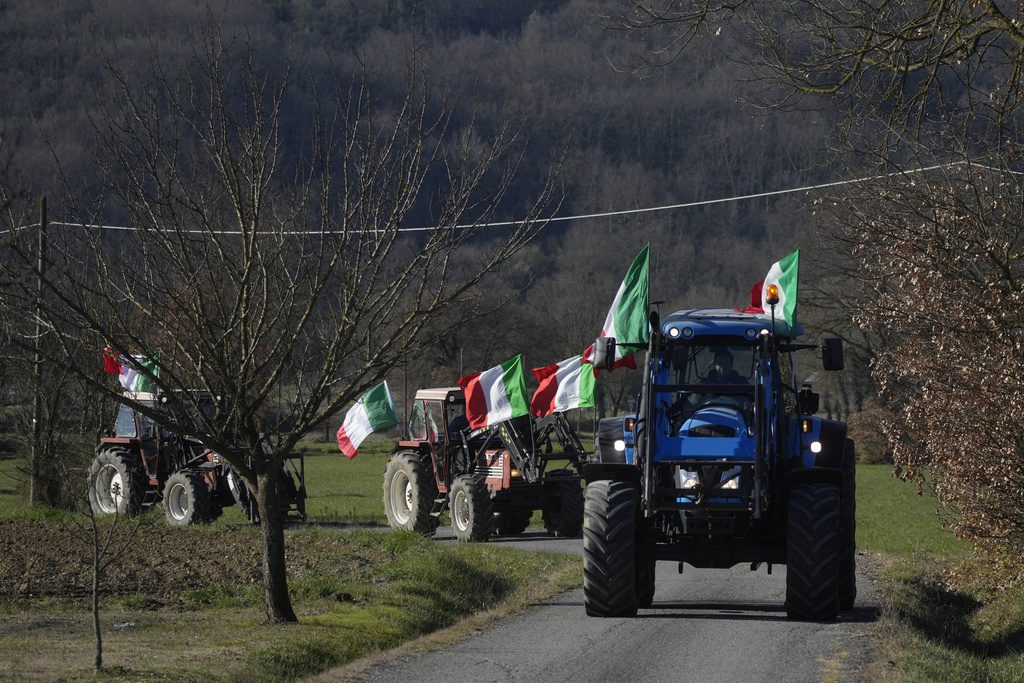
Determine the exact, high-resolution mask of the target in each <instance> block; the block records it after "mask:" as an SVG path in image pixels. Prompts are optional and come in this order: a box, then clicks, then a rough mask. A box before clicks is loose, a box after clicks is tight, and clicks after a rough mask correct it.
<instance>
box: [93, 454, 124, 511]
mask: <svg viewBox="0 0 1024 683" xmlns="http://www.w3.org/2000/svg"><path fill="white" fill-rule="evenodd" d="M123 500H124V478H123V477H122V476H121V472H120V471H118V469H117V468H116V467H114V466H113V465H104V466H103V467H101V468H100V471H99V472H97V473H96V502H97V503H98V504H99V508H100V510H102V511H103V512H104V513H106V514H108V515H109V514H113V513H115V512H117V511H118V509H120V507H121V501H123Z"/></svg>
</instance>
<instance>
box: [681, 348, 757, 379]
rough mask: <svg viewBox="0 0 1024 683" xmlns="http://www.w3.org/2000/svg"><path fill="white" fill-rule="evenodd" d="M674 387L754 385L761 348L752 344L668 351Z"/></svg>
mask: <svg viewBox="0 0 1024 683" xmlns="http://www.w3.org/2000/svg"><path fill="white" fill-rule="evenodd" d="M667 353H668V355H669V357H668V358H667V359H666V360H668V361H669V374H670V377H671V379H670V381H671V382H672V383H674V384H752V383H753V382H754V373H755V370H756V369H757V356H758V347H757V346H755V345H750V344H722V343H708V344H687V345H685V346H677V347H675V348H670V349H669V350H668V352H667Z"/></svg>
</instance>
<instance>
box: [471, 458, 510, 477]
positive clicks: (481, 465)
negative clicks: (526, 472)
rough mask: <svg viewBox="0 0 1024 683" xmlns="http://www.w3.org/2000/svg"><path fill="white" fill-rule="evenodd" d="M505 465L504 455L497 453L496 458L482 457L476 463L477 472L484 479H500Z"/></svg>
mask: <svg viewBox="0 0 1024 683" xmlns="http://www.w3.org/2000/svg"><path fill="white" fill-rule="evenodd" d="M504 465H505V453H504V452H502V453H498V454H497V456H490V455H486V454H485V455H482V456H480V460H479V462H477V472H479V473H480V474H482V475H484V476H485V477H497V478H499V479H500V478H501V476H502V474H503V470H504Z"/></svg>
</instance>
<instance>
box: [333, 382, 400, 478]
mask: <svg viewBox="0 0 1024 683" xmlns="http://www.w3.org/2000/svg"><path fill="white" fill-rule="evenodd" d="M396 424H398V417H397V415H396V414H395V402H394V401H393V400H391V392H390V391H389V390H388V383H387V382H381V383H380V384H378V385H377V386H375V387H373V388H372V389H370V390H369V391H367V392H366V393H365V394H363V396H362V398H360V399H359V400H358V401H357V402H356V404H355V405H354V406H352V408H351V409H350V410H349V411H348V413H347V414H346V415H345V421H344V422H343V423H342V424H341V427H340V428H339V429H338V448H340V449H341V452H342V453H344V454H345V456H346V457H347V458H348V459H349V460H351V459H352V458H354V457H356V455H357V454H358V453H359V444H361V443H363V441H365V440H366V437H368V436H369V435H370V434H372V433H374V432H380V431H383V430H385V429H388V428H389V427H393V426H394V425H396Z"/></svg>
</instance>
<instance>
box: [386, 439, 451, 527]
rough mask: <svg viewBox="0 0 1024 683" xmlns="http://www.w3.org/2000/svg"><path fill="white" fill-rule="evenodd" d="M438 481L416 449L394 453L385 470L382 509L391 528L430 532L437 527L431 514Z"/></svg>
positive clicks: (436, 522)
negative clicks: (436, 481) (414, 450)
mask: <svg viewBox="0 0 1024 683" xmlns="http://www.w3.org/2000/svg"><path fill="white" fill-rule="evenodd" d="M435 498H437V484H436V483H435V482H434V475H433V474H432V473H431V472H430V470H429V468H428V467H427V465H426V464H425V463H424V462H423V461H422V460H421V459H420V456H419V454H418V453H412V452H402V453H395V454H394V455H392V456H391V459H390V460H388V466H387V468H386V469H385V470H384V512H385V514H387V517H388V524H389V525H390V526H391V527H392V528H394V529H407V530H409V531H417V532H419V533H421V534H426V535H430V534H432V533H434V531H436V530H437V524H438V520H437V517H435V516H433V515H431V514H430V513H431V511H432V510H433V507H434V499H435Z"/></svg>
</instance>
